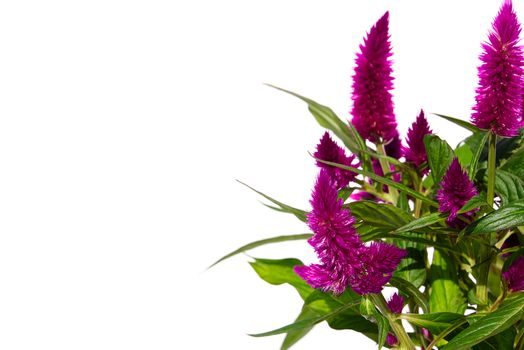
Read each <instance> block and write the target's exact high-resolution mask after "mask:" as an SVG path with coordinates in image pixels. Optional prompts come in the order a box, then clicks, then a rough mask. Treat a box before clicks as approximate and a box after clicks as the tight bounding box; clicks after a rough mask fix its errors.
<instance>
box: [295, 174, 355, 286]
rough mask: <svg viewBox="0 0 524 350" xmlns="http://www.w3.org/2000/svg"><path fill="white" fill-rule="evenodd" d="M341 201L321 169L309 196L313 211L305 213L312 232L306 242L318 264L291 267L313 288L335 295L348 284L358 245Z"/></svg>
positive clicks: (328, 176) (350, 217)
mask: <svg viewBox="0 0 524 350" xmlns="http://www.w3.org/2000/svg"><path fill="white" fill-rule="evenodd" d="M342 204H343V201H342V200H341V199H339V198H338V197H337V185H336V184H335V182H334V180H333V179H332V178H331V176H330V175H329V173H328V171H327V170H325V169H322V170H321V171H320V174H319V176H318V179H317V182H316V184H315V188H314V190H313V196H312V199H311V205H312V206H313V210H312V211H311V213H310V214H309V215H308V224H309V227H310V228H311V229H312V230H313V232H314V235H313V237H311V238H310V239H309V240H308V242H309V244H311V245H312V246H313V248H314V249H315V251H316V253H317V255H318V257H319V259H320V261H321V264H314V265H311V266H296V267H295V272H296V273H297V274H298V275H299V276H300V277H301V278H302V279H304V280H305V281H306V282H307V283H309V285H311V286H312V287H313V288H320V289H322V290H324V291H332V292H333V293H335V294H340V293H342V292H344V290H345V289H346V287H347V286H348V284H349V279H350V277H351V275H352V274H353V267H354V266H355V265H356V264H358V251H359V249H360V248H361V247H362V241H361V240H360V237H359V236H358V234H357V232H356V231H355V229H354V228H353V224H354V223H355V219H354V218H353V217H352V216H351V215H350V212H349V210H347V209H344V208H342Z"/></svg>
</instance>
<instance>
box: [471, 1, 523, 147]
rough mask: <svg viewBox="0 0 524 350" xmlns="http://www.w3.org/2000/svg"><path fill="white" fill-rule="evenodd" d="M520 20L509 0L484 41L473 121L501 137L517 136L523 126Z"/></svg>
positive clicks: (501, 9)
mask: <svg viewBox="0 0 524 350" xmlns="http://www.w3.org/2000/svg"><path fill="white" fill-rule="evenodd" d="M520 30H521V28H520V23H519V21H518V19H517V15H516V14H515V11H514V10H513V6H512V3H511V1H510V0H506V1H505V2H504V4H503V5H502V7H501V8H500V10H499V13H498V15H497V17H496V18H495V20H494V21H493V29H492V31H490V33H489V35H488V41H487V42H485V43H484V44H482V48H483V49H484V52H483V53H482V54H481V55H480V59H481V61H482V64H481V65H480V67H479V68H478V75H479V86H478V88H477V90H476V93H477V94H476V105H475V107H474V108H473V110H474V111H473V114H472V116H471V121H472V123H473V124H475V125H476V126H478V127H479V128H482V129H491V130H492V131H493V132H494V133H495V134H497V135H500V136H507V137H510V136H516V135H517V134H518V130H519V128H520V127H521V126H522V103H523V101H522V91H523V89H524V87H523V77H524V71H523V68H522V66H523V64H524V57H523V52H522V46H521V45H520V43H519V34H520Z"/></svg>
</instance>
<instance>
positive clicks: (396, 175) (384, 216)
mask: <svg viewBox="0 0 524 350" xmlns="http://www.w3.org/2000/svg"><path fill="white" fill-rule="evenodd" d="M388 25H389V13H386V14H384V15H383V16H382V17H381V18H380V19H379V20H378V21H377V23H376V24H375V25H373V26H372V27H371V30H370V31H369V33H368V34H367V35H366V37H365V39H364V41H363V44H362V45H361V46H360V50H359V53H358V54H357V57H356V68H355V74H354V75H353V85H352V86H353V91H352V101H353V108H352V109H351V115H350V116H348V117H347V118H344V119H347V120H344V119H340V118H339V117H337V115H335V113H334V112H333V111H332V110H331V109H330V108H328V107H326V106H323V105H321V104H319V103H317V102H315V101H313V100H311V99H309V98H305V97H303V96H300V95H298V94H295V93H292V92H289V91H286V90H283V89H280V90H282V91H284V92H287V93H289V94H291V95H293V96H295V97H298V98H299V99H301V100H302V101H304V102H306V103H307V104H308V107H309V111H310V112H311V113H312V114H313V116H314V117H315V118H316V120H317V121H318V122H319V124H320V125H321V126H322V127H324V128H326V129H328V130H327V131H325V132H324V134H323V136H322V137H321V139H320V142H319V143H318V145H317V147H316V151H315V152H314V153H313V154H312V162H315V163H316V164H317V166H318V174H317V176H316V181H315V184H314V186H313V189H312V195H311V201H310V203H311V208H309V209H308V210H301V209H297V208H294V207H291V206H288V205H285V204H283V203H281V202H279V201H277V200H275V199H272V198H271V197H269V196H267V195H264V194H262V193H260V192H258V193H259V194H261V195H262V196H263V197H264V198H266V199H267V200H269V201H270V202H272V205H271V207H272V208H274V209H276V210H278V211H280V212H285V213H290V214H293V215H294V216H295V217H296V218H298V219H299V220H301V221H303V222H304V224H305V225H307V226H308V227H309V228H310V229H311V233H310V234H302V235H289V236H279V237H273V238H268V239H265V240H262V241H257V242H253V243H250V244H248V245H246V246H244V247H241V248H239V249H238V250H236V251H234V252H233V253H230V254H228V255H226V256H225V257H224V258H222V259H220V260H219V261H222V260H224V259H226V258H229V257H231V256H233V255H235V254H237V253H240V252H243V251H246V250H248V249H253V248H256V247H258V246H261V245H264V244H268V243H276V242H283V241H290V240H307V242H308V243H309V245H310V246H311V248H312V249H313V250H314V252H315V253H316V255H317V257H318V261H317V262H314V263H312V264H303V263H302V262H301V261H300V260H298V259H289V258H288V259H281V260H268V259H255V260H254V261H252V262H251V265H252V267H253V268H254V270H255V271H256V272H257V273H258V275H259V276H260V277H261V278H262V279H264V280H266V281H267V282H269V283H271V284H283V283H288V284H290V285H291V286H293V287H294V288H296V290H297V291H298V294H299V296H300V297H301V298H302V300H303V302H304V306H303V308H302V310H301V311H300V313H299V314H298V317H297V320H296V322H295V323H292V324H289V325H286V326H283V327H280V328H277V329H275V330H273V331H269V332H265V333H259V334H253V336H255V337H261V336H271V335H275V334H286V336H285V339H284V342H283V344H282V347H281V349H288V348H289V347H291V346H292V345H293V344H295V343H296V342H297V341H299V340H300V339H301V338H303V337H304V336H305V335H306V334H307V333H308V332H309V331H310V330H311V329H312V328H313V327H314V326H315V325H316V324H318V323H320V322H327V323H328V324H329V326H330V327H332V328H333V329H336V330H340V329H349V330H353V331H357V332H361V333H362V334H364V335H365V336H366V337H369V338H370V339H372V340H373V341H375V342H376V343H377V344H378V348H379V349H380V348H382V347H389V348H396V349H444V350H457V349H479V350H482V349H501V350H504V349H524V246H523V245H522V242H524V240H523V237H522V235H523V233H524V129H523V128H522V126H523V117H522V116H523V113H524V110H523V105H524V101H523V94H524V84H523V81H524V69H523V64H524V56H523V49H522V46H521V43H520V38H519V35H520V32H521V27H520V23H519V21H518V18H517V15H516V13H515V11H514V9H513V5H512V3H511V2H510V1H505V2H504V3H503V4H502V6H501V8H500V11H499V12H498V14H497V15H496V17H495V19H494V21H493V24H492V29H491V31H490V32H489V34H488V40H487V41H486V42H485V43H484V44H482V49H483V53H482V55H481V56H480V60H481V63H480V66H479V86H478V87H477V90H476V94H477V96H476V104H475V106H472V115H471V123H470V122H467V121H465V120H461V119H456V118H452V117H447V116H443V115H438V114H435V116H438V117H441V118H444V119H446V120H448V121H449V122H452V123H455V124H457V125H459V126H461V127H464V128H465V129H467V130H468V131H469V132H470V133H471V135H470V136H468V137H467V138H466V139H465V140H463V141H462V142H461V143H460V144H459V145H458V146H457V147H456V148H455V149H453V148H452V147H450V146H449V145H448V143H447V142H446V141H445V140H443V139H441V138H440V137H439V136H438V135H435V134H433V132H432V131H431V127H430V123H429V122H428V119H427V117H426V114H425V113H424V112H423V111H421V112H420V114H419V115H418V116H417V117H416V119H415V120H414V122H413V124H412V126H411V128H410V129H409V131H408V133H407V137H406V138H405V140H404V141H402V140H401V138H400V134H399V132H398V130H397V121H396V117H395V114H394V108H393V101H392V95H391V91H392V89H393V77H392V73H393V65H392V61H391V56H392V49H391V44H390V36H389V32H388ZM337 139H338V140H337ZM311 176H313V175H311ZM384 287H389V288H392V289H393V290H394V294H392V296H391V297H390V298H389V300H388V301H386V298H385V296H384V293H385V291H384ZM388 293H389V294H391V293H390V292H388Z"/></svg>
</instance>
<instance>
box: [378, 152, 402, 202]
mask: <svg viewBox="0 0 524 350" xmlns="http://www.w3.org/2000/svg"><path fill="white" fill-rule="evenodd" d="M376 146H377V153H378V154H381V155H383V156H387V154H386V149H385V148H384V144H383V143H377V144H376ZM378 161H379V163H380V167H381V168H382V172H383V173H384V175H383V176H384V177H386V174H389V173H390V172H391V168H390V166H389V162H388V161H387V160H386V159H384V158H379V159H378ZM388 192H389V193H390V194H391V198H392V200H393V204H397V200H398V191H397V189H396V188H392V187H391V186H388Z"/></svg>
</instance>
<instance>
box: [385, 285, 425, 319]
mask: <svg viewBox="0 0 524 350" xmlns="http://www.w3.org/2000/svg"><path fill="white" fill-rule="evenodd" d="M389 284H391V285H392V286H393V287H396V288H397V289H398V290H400V291H402V292H404V293H406V294H407V295H409V296H410V297H411V298H413V300H414V301H415V303H416V304H417V305H418V306H420V308H421V309H422V311H423V312H424V313H426V314H427V313H428V312H429V305H428V301H427V299H426V297H425V296H424V294H422V293H421V292H420V291H419V290H418V289H417V287H416V286H414V285H413V284H412V283H410V282H408V281H406V280H404V279H402V278H399V277H395V276H394V277H392V278H391V280H390V281H389Z"/></svg>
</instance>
